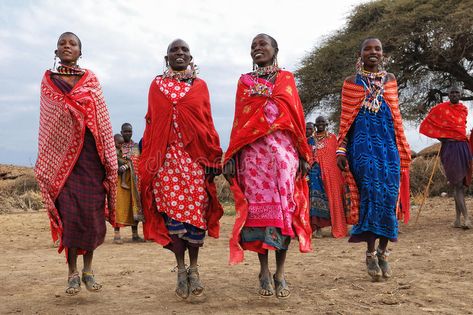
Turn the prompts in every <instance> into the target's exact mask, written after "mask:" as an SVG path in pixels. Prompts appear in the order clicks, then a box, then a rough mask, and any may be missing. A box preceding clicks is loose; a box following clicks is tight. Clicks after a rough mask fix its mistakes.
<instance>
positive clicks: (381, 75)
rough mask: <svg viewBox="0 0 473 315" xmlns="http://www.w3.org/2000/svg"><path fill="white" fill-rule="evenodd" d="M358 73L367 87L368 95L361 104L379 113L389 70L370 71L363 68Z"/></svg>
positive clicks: (366, 93) (366, 92)
mask: <svg viewBox="0 0 473 315" xmlns="http://www.w3.org/2000/svg"><path fill="white" fill-rule="evenodd" d="M358 75H360V77H361V82H362V83H363V86H364V88H365V95H366V96H365V99H364V100H363V103H362V105H361V106H362V107H364V108H366V109H367V110H369V111H371V112H374V113H377V112H378V111H379V108H380V107H381V104H382V103H383V99H382V98H383V94H384V83H385V82H386V78H387V72H386V71H380V72H369V71H366V70H364V69H363V70H360V71H358Z"/></svg>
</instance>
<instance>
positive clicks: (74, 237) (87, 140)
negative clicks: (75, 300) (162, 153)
mask: <svg viewBox="0 0 473 315" xmlns="http://www.w3.org/2000/svg"><path fill="white" fill-rule="evenodd" d="M55 54H56V57H57V58H59V60H60V63H59V66H58V67H57V68H56V64H55V66H54V67H53V68H54V69H52V70H48V71H46V73H45V74H44V77H43V80H42V82H41V107H40V126H39V147H38V159H37V161H36V166H35V174H36V178H37V180H38V183H39V185H40V188H41V193H42V196H43V200H44V203H45V205H46V207H47V210H48V214H49V218H50V225H51V234H52V237H53V240H54V241H55V242H56V241H59V252H61V251H62V250H63V249H66V256H67V262H68V266H69V278H68V287H67V289H66V294H68V295H76V294H77V293H79V291H80V281H81V279H80V278H79V272H78V270H77V255H79V254H83V255H84V269H83V270H82V281H83V282H84V284H85V286H86V288H87V289H88V290H89V291H93V292H97V291H100V290H101V289H102V285H100V284H99V283H97V282H95V278H94V274H93V272H92V258H93V255H94V250H95V248H97V246H99V245H100V244H102V243H103V241H104V238H105V232H106V227H105V220H106V219H107V220H109V221H110V223H112V224H113V223H114V213H113V209H114V207H115V205H114V204H115V194H116V177H117V156H116V153H115V144H114V141H113V134H112V126H111V124H110V120H109V115H108V111H107V107H106V105H105V101H104V99H103V95H102V89H101V87H100V84H99V82H98V80H97V78H96V77H95V75H94V74H93V73H92V72H91V71H90V70H86V69H81V68H80V67H79V66H78V65H77V59H79V57H80V56H81V54H82V53H81V42H80V40H79V38H78V37H77V36H76V35H75V34H73V33H70V32H66V33H64V34H62V35H61V36H60V37H59V40H58V42H57V50H56V51H55Z"/></svg>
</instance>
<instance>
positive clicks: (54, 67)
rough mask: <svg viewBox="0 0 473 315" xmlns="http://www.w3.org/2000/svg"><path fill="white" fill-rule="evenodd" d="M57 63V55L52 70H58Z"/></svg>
mask: <svg viewBox="0 0 473 315" xmlns="http://www.w3.org/2000/svg"><path fill="white" fill-rule="evenodd" d="M56 62H57V55H54V63H53V68H52V70H53V71H54V70H56Z"/></svg>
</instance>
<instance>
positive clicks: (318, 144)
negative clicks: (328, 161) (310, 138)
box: [315, 130, 328, 149]
mask: <svg viewBox="0 0 473 315" xmlns="http://www.w3.org/2000/svg"><path fill="white" fill-rule="evenodd" d="M327 136H328V132H327V130H325V131H322V132H316V133H315V147H316V149H322V148H324V147H325V142H322V140H324V139H325V138H327Z"/></svg>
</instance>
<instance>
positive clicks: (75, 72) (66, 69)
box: [51, 63, 85, 76]
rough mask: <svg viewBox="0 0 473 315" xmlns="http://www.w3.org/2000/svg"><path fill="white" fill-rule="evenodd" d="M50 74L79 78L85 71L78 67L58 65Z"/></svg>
mask: <svg viewBox="0 0 473 315" xmlns="http://www.w3.org/2000/svg"><path fill="white" fill-rule="evenodd" d="M51 72H52V73H56V74H61V75H70V76H81V75H83V74H84V73H85V69H82V68H80V67H79V65H74V66H72V67H71V66H66V65H63V64H61V63H60V64H59V66H58V67H57V68H56V69H51Z"/></svg>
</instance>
